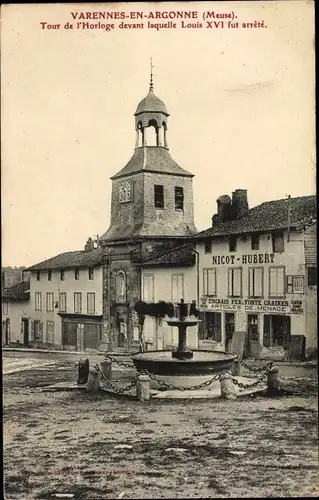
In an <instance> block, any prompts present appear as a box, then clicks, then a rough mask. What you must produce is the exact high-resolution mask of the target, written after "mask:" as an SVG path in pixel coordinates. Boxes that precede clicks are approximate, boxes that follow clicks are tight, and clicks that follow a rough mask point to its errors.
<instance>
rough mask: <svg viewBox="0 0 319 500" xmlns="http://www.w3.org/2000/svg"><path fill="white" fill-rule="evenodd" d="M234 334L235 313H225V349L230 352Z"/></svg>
mask: <svg viewBox="0 0 319 500" xmlns="http://www.w3.org/2000/svg"><path fill="white" fill-rule="evenodd" d="M234 333H235V313H225V349H226V352H231V344H232V340H233V336H234Z"/></svg>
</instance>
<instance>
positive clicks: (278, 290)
mask: <svg viewBox="0 0 319 500" xmlns="http://www.w3.org/2000/svg"><path fill="white" fill-rule="evenodd" d="M284 283H285V268H284V267H270V268H269V297H283V295H284V291H285V287H284Z"/></svg>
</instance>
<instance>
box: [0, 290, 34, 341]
mask: <svg viewBox="0 0 319 500" xmlns="http://www.w3.org/2000/svg"><path fill="white" fill-rule="evenodd" d="M6 302H7V303H8V314H4V312H5V310H4V309H2V322H4V321H6V319H7V318H9V319H10V334H9V340H10V343H15V342H19V343H20V344H23V341H24V339H23V331H22V318H30V317H31V302H30V300H28V301H25V300H23V301H6ZM29 323H30V322H29ZM29 328H30V325H29Z"/></svg>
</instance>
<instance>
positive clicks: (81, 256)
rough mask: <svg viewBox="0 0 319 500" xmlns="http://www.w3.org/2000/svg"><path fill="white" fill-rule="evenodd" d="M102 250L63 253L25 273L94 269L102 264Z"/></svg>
mask: <svg viewBox="0 0 319 500" xmlns="http://www.w3.org/2000/svg"><path fill="white" fill-rule="evenodd" d="M103 256H104V254H103V250H102V249H101V248H95V249H94V250H91V251H90V252H85V251H84V250H78V251H75V252H64V253H60V254H59V255H56V256H55V257H52V258H51V259H47V260H44V261H43V262H40V263H39V264H35V265H34V266H31V267H29V268H28V269H27V271H41V270H42V269H43V270H44V269H67V268H74V267H94V266H98V265H100V264H102V262H103Z"/></svg>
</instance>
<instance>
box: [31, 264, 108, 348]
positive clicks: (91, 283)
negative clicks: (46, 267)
mask: <svg viewBox="0 0 319 500" xmlns="http://www.w3.org/2000/svg"><path fill="white" fill-rule="evenodd" d="M102 285H103V281H102V267H95V268H94V279H93V280H89V271H88V268H83V269H80V275H79V280H75V277H74V269H69V270H65V271H64V280H63V281H61V279H60V271H59V270H52V280H51V281H49V280H48V272H47V271H41V276H40V281H37V273H36V272H32V273H31V279H30V289H31V292H30V293H31V310H32V320H33V321H35V320H40V321H42V322H43V343H44V344H45V343H46V322H47V321H54V346H55V347H60V348H61V347H62V329H61V316H59V314H58V313H59V307H58V303H59V293H60V292H65V293H66V294H67V313H74V292H81V293H82V314H87V296H86V294H87V293H88V292H93V293H95V314H96V315H102V313H103V297H102V293H103V286H102ZM36 292H40V293H41V294H42V310H41V311H36V310H35V294H36ZM48 292H53V293H54V310H53V311H46V293H48ZM56 306H57V307H56Z"/></svg>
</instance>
